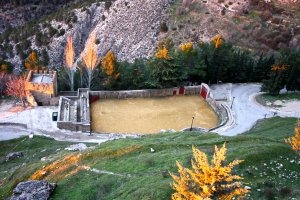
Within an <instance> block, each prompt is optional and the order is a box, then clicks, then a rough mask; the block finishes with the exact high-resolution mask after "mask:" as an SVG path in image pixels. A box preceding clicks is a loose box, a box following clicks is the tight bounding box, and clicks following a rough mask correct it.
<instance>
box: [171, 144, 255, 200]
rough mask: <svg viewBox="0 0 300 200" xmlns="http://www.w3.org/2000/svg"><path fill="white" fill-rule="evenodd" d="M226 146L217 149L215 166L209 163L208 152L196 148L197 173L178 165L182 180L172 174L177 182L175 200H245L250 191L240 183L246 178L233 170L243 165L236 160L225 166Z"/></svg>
mask: <svg viewBox="0 0 300 200" xmlns="http://www.w3.org/2000/svg"><path fill="white" fill-rule="evenodd" d="M226 150H227V149H226V146H225V144H224V145H223V147H222V148H221V149H218V147H217V146H215V153H214V156H213V158H212V161H211V162H212V164H210V163H209V162H208V159H207V156H206V154H205V153H204V152H202V151H200V150H198V149H196V148H195V147H193V153H194V160H192V167H193V169H192V170H191V169H188V168H184V167H183V166H182V165H181V164H180V163H179V162H178V161H177V162H176V164H177V166H178V168H179V169H178V173H179V176H176V175H174V174H171V176H172V178H173V179H174V182H173V189H174V190H175V191H176V192H175V193H174V194H173V195H172V199H173V200H175V199H176V200H197V199H199V200H200V199H221V200H225V199H232V198H233V197H238V198H242V197H243V196H244V195H245V194H246V193H248V192H249V191H248V190H247V189H245V188H243V187H242V183H241V182H240V180H242V179H243V178H242V177H240V176H238V175H233V172H232V170H233V168H234V167H235V166H236V165H238V164H240V163H241V162H243V161H242V160H235V161H233V162H230V163H229V164H228V165H225V164H224V162H225V161H226Z"/></svg>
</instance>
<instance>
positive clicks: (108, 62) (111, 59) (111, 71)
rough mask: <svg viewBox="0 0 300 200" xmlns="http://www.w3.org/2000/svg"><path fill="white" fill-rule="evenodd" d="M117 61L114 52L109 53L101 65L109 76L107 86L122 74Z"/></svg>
mask: <svg viewBox="0 0 300 200" xmlns="http://www.w3.org/2000/svg"><path fill="white" fill-rule="evenodd" d="M117 65H118V64H117V60H116V57H115V54H114V52H113V51H109V52H107V54H106V56H105V57H104V58H103V60H102V63H101V69H102V71H103V72H105V74H106V76H107V84H109V85H111V84H112V82H114V80H116V79H118V77H119V76H120V73H119V72H118V71H119V69H118V66H117Z"/></svg>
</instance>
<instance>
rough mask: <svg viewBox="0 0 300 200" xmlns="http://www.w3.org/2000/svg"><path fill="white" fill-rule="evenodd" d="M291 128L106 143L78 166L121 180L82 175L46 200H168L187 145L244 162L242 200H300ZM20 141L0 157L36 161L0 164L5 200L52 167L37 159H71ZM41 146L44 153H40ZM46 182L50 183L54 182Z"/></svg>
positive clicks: (36, 142)
mask: <svg viewBox="0 0 300 200" xmlns="http://www.w3.org/2000/svg"><path fill="white" fill-rule="evenodd" d="M295 122H296V119H294V118H279V117H276V118H272V119H268V120H264V121H260V122H259V123H257V125H256V126H255V127H254V128H253V129H252V130H251V131H249V132H247V133H245V134H241V135H238V136H235V137H225V136H219V135H217V134H213V133H210V134H201V133H194V132H192V133H164V134H158V135H151V136H145V137H142V138H135V139H133V138H128V139H120V140H116V141H110V142H106V143H104V144H101V145H100V146H96V148H95V149H92V150H88V151H85V152H83V153H82V157H84V159H83V160H82V161H80V163H79V164H80V165H90V166H91V167H92V168H94V169H98V170H105V171H111V172H115V173H119V174H122V175H124V176H113V175H108V174H96V173H94V172H90V171H85V170H82V171H79V172H78V173H76V174H74V175H72V176H69V177H68V178H65V179H62V180H60V181H58V182H57V183H58V187H57V188H56V190H55V192H54V194H53V195H52V197H51V199H72V200H73V199H74V200H76V199H78V200H79V199H80V200H84V199H122V200H123V199H124V200H126V199H129V200H135V199H137V200H138V199H139V200H140V199H151V200H155V199H170V196H171V194H172V192H173V191H172V189H171V187H170V184H171V183H172V179H171V177H170V176H169V174H168V172H172V173H176V172H177V167H176V165H175V161H176V160H178V161H179V162H180V163H181V164H182V165H183V166H185V167H191V163H190V159H191V158H192V145H194V146H196V147H197V148H199V149H200V150H202V151H204V152H206V153H207V154H208V155H209V157H210V158H211V156H212V154H213V151H214V145H215V144H216V145H219V146H220V145H222V144H223V143H224V142H226V144H227V148H228V150H227V152H228V153H227V155H228V156H227V160H228V161H232V160H234V159H242V160H245V161H244V162H243V163H242V164H241V165H240V166H239V167H237V168H236V170H235V171H236V173H237V174H240V175H243V176H244V178H245V180H244V183H245V184H246V185H248V186H250V187H251V188H252V190H251V193H250V196H249V197H248V198H247V199H264V198H265V195H264V191H267V190H268V191H269V192H268V193H274V195H275V196H276V197H277V198H278V199H288V198H292V197H294V198H296V199H299V198H300V190H299V188H300V180H299V178H300V168H299V165H298V164H296V163H295V161H296V162H299V160H300V159H299V155H297V154H296V153H295V152H294V151H292V150H291V148H290V147H289V146H288V145H287V144H285V143H284V138H286V137H289V136H291V135H293V131H294V126H295ZM23 139H24V138H23ZM23 139H18V140H14V141H9V142H0V147H1V156H3V155H5V154H6V153H7V152H10V149H9V148H12V147H13V146H14V145H15V144H19V146H18V147H17V148H18V149H19V150H22V149H27V150H28V151H29V152H28V153H30V152H31V153H34V152H35V154H36V156H37V157H38V159H37V158H33V159H32V160H31V161H30V162H28V163H27V164H26V167H19V168H17V169H14V166H19V165H20V164H21V163H23V162H24V161H22V160H16V161H14V162H12V163H10V162H8V163H5V162H2V163H1V168H0V169H1V171H2V170H7V169H10V171H11V173H9V174H5V173H1V179H3V178H4V177H6V181H4V183H5V184H4V185H5V186H4V187H5V189H3V187H2V186H1V187H0V194H1V196H0V198H6V197H8V196H9V192H8V191H11V189H12V186H13V185H15V184H16V183H17V182H18V181H21V180H24V179H26V178H27V177H30V175H32V173H33V172H34V171H35V170H36V169H37V168H40V167H41V166H42V165H46V164H49V163H51V162H49V161H48V162H42V163H41V162H39V160H40V157H42V156H52V157H53V160H56V159H61V158H63V157H64V156H65V155H68V154H73V153H70V152H67V151H64V150H62V151H58V152H56V149H57V148H59V147H61V149H63V148H64V147H65V146H66V145H68V144H67V143H61V142H56V141H54V140H51V139H47V138H38V137H36V138H34V139H33V140H26V142H25V143H24V142H21V141H22V140H23ZM12 143H14V144H12ZM8 145H9V147H8ZM31 145H32V149H31ZM44 145H46V146H47V147H43V146H44ZM52 147H53V148H52ZM43 148H45V149H48V148H49V151H48V150H47V152H48V154H47V153H45V155H40V154H42V152H41V149H43ZM150 148H153V149H155V153H151V152H150ZM50 149H51V150H50ZM3 151H5V152H3ZM30 155H31V154H30ZM30 157H32V155H31V156H30ZM23 159H25V158H23ZM292 161H294V162H292ZM281 164H282V165H283V167H281ZM27 166H30V167H29V168H28V167H27ZM275 169H276V170H275ZM274 170H275V171H274ZM13 171H14V172H13ZM129 175H130V176H129ZM282 175H283V176H282ZM57 176H58V175H57ZM19 177H21V178H19ZM51 180H55V177H54V178H53V179H50V181H51ZM283 187H288V188H290V189H291V191H292V192H291V193H290V194H288V195H287V196H286V197H284V196H282V195H281V194H280V190H281V189H282V188H283ZM257 190H261V191H260V192H259V191H257Z"/></svg>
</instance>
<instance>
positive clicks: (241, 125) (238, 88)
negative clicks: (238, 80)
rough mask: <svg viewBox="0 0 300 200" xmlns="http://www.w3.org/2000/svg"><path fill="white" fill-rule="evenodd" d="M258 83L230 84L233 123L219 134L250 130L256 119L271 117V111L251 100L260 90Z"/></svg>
mask: <svg viewBox="0 0 300 200" xmlns="http://www.w3.org/2000/svg"><path fill="white" fill-rule="evenodd" d="M260 88H261V86H260V85H259V84H234V85H233V86H232V97H233V98H234V100H233V104H232V110H233V117H234V120H235V123H234V125H233V126H231V127H229V129H227V130H225V131H220V132H218V133H219V134H221V135H226V136H233V135H237V134H240V133H244V132H246V131H248V130H250V129H251V128H252V127H253V126H254V125H255V123H256V122H257V120H259V119H263V118H265V116H266V117H271V116H272V115H273V112H272V111H271V110H270V109H268V108H266V107H263V106H260V105H258V104H256V103H255V102H254V101H253V99H252V98H253V96H254V95H255V94H257V93H259V92H260Z"/></svg>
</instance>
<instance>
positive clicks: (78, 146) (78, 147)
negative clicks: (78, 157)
mask: <svg viewBox="0 0 300 200" xmlns="http://www.w3.org/2000/svg"><path fill="white" fill-rule="evenodd" d="M87 149H88V147H87V146H86V145H85V144H83V143H79V144H73V145H71V146H69V147H67V148H65V150H68V151H84V150H87Z"/></svg>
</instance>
